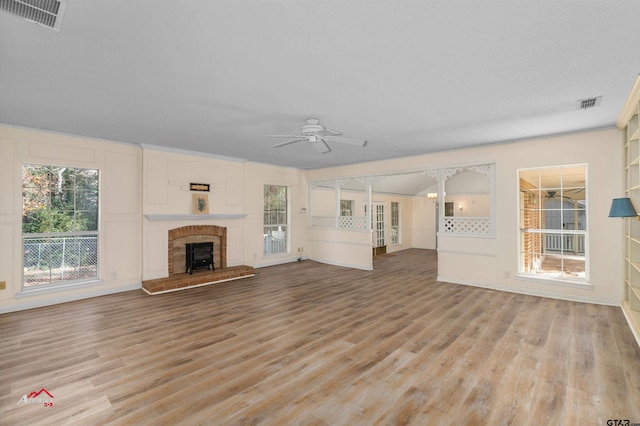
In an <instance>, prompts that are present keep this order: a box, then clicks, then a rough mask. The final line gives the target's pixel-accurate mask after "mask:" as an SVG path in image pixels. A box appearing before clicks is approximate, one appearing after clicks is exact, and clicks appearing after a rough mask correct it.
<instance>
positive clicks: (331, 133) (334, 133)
mask: <svg viewBox="0 0 640 426" xmlns="http://www.w3.org/2000/svg"><path fill="white" fill-rule="evenodd" d="M318 134H319V135H321V136H338V135H341V134H342V133H340V132H337V131H335V130H331V129H327V128H326V127H325V128H324V130H320V131H319V132H318Z"/></svg>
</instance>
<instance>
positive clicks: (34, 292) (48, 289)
mask: <svg viewBox="0 0 640 426" xmlns="http://www.w3.org/2000/svg"><path fill="white" fill-rule="evenodd" d="M100 284H104V281H102V280H99V279H95V280H91V281H79V282H78V281H76V282H73V283H60V284H49V285H44V286H42V287H27V288H23V289H22V291H20V292H18V293H16V299H22V298H24V297H31V296H39V295H41V294H52V293H59V292H61V291H66V290H75V289H78V288H86V287H95V286H97V285H100Z"/></svg>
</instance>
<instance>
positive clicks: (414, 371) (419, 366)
mask: <svg viewBox="0 0 640 426" xmlns="http://www.w3.org/2000/svg"><path fill="white" fill-rule="evenodd" d="M435 276H436V253H435V252H434V251H430V250H418V249H411V250H406V251H403V252H400V253H394V254H388V255H383V256H377V257H376V258H375V271H359V270H351V269H345V268H340V267H334V266H329V265H322V264H318V263H315V262H313V261H304V262H299V263H292V264H287V265H280V266H274V267H269V268H263V269H258V270H256V276H255V277H252V278H247V279H244V280H240V281H232V282H228V283H221V284H215V285H211V286H206V287H202V288H194V289H190V290H187V291H182V292H176V293H167V294H162V295H156V296H149V295H146V294H144V293H143V292H142V291H141V290H140V291H133V292H127V293H120V294H116V295H110V296H103V297H99V298H94V299H89V300H83V301H78V302H73V303H67V304H63V305H57V306H50V307H46V308H40V309H33V310H29V311H22V312H16V313H10V314H4V315H0V424H2V425H22V424H25V425H27V424H28V425H35V424H46V425H61V424H65V425H66V424H78V425H106V424H114V425H133V424H135V425H177V424H181V425H200V424H204V425H208V424H212V425H214V424H215V425H218V424H222V425H224V424H269V425H271V424H272V425H284V424H317V425H360V424H361V425H371V424H419V425H432V424H433V425H441V424H442V425H448V424H473V425H482V424H487V425H496V424H500V425H502V424H518V425H528V424H532V425H533V424H535V425H562V424H566V425H606V424H607V420H608V419H629V420H630V422H631V423H634V422H637V423H640V349H639V348H638V346H637V344H636V342H635V340H634V339H633V336H632V334H631V332H630V330H629V328H628V326H627V325H626V322H625V320H624V317H623V314H622V312H621V310H620V308H616V307H608V306H598V305H590V304H581V303H573V302H566V301H560V300H553V299H544V298H539V297H533V296H525V295H518V294H511V293H505V292H498V291H492V290H486V289H480V288H474V287H467V286H461V285H454V284H447V283H441V282H436V281H435ZM41 388H45V389H46V390H47V391H48V392H50V393H51V394H52V395H53V396H54V398H53V403H54V405H53V406H52V407H44V406H43V404H24V403H21V404H18V402H19V401H20V398H21V397H22V396H23V395H25V394H28V393H29V392H31V391H38V390H40V389H41Z"/></svg>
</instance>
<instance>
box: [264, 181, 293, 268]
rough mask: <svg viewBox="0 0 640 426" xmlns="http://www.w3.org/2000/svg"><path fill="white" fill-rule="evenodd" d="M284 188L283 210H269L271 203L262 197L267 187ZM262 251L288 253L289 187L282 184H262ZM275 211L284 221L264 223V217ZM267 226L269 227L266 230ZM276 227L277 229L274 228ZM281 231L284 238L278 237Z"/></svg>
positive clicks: (265, 252)
mask: <svg viewBox="0 0 640 426" xmlns="http://www.w3.org/2000/svg"><path fill="white" fill-rule="evenodd" d="M272 187H275V188H284V190H285V191H284V193H285V200H284V201H285V207H284V210H275V211H274V210H271V209H270V208H271V205H268V204H267V202H268V200H267V199H266V198H264V193H265V192H266V190H267V188H272ZM262 210H263V215H262V218H263V221H262V222H263V223H262V228H263V251H262V254H263V255H264V256H273V255H282V254H287V253H289V229H290V226H289V217H290V214H289V187H288V186H284V185H269V184H265V185H264V190H263V209H262ZM273 213H275V214H276V217H283V216H284V218H285V220H284V222H278V221H277V220H276V221H275V222H274V223H265V217H267V216H269V217H271V216H272V214H273ZM267 228H271V229H270V230H267ZM276 228H277V229H276ZM281 233H284V238H278V237H279V236H280V235H281ZM278 234H280V235H278Z"/></svg>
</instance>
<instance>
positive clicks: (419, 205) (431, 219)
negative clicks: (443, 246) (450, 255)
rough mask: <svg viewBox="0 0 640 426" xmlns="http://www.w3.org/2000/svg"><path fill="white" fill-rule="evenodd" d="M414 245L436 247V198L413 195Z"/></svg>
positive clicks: (427, 247) (424, 247)
mask: <svg viewBox="0 0 640 426" xmlns="http://www.w3.org/2000/svg"><path fill="white" fill-rule="evenodd" d="M412 205H413V214H412V223H413V247H415V248H421V249H430V250H434V249H435V248H436V200H432V199H429V198H427V197H426V196H420V197H418V196H416V197H413V203H412Z"/></svg>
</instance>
